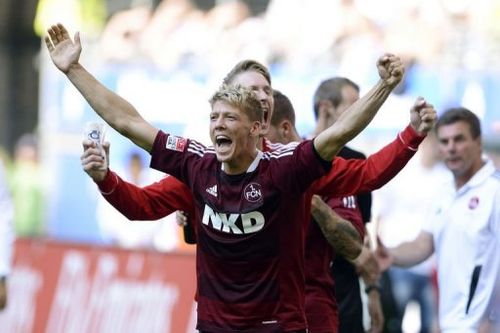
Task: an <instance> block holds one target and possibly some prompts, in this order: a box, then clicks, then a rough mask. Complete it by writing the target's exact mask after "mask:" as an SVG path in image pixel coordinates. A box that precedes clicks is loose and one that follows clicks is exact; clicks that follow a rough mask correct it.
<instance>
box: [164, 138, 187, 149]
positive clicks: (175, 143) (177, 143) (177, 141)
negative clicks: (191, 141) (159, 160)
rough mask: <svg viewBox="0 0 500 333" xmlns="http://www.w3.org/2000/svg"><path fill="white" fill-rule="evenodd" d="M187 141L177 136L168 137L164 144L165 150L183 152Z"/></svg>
mask: <svg viewBox="0 0 500 333" xmlns="http://www.w3.org/2000/svg"><path fill="white" fill-rule="evenodd" d="M186 144H187V139H185V138H181V137H179V136H169V137H168V138H167V143H166V144H165V148H167V149H170V150H176V151H184V147H186Z"/></svg>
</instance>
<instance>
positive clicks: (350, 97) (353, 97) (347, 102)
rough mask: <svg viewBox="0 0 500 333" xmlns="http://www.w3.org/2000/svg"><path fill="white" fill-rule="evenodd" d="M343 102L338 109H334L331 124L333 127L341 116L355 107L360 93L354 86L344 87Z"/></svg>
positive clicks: (331, 114)
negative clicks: (352, 106)
mask: <svg viewBox="0 0 500 333" xmlns="http://www.w3.org/2000/svg"><path fill="white" fill-rule="evenodd" d="M341 93H342V102H340V104H339V105H338V106H337V107H336V108H332V111H331V113H330V120H331V121H330V123H329V124H328V125H329V126H331V125H332V124H333V123H334V122H335V121H337V119H339V117H340V115H341V114H342V113H344V112H345V111H346V110H347V109H348V108H349V107H350V106H351V105H353V104H354V103H355V102H356V101H357V100H358V99H359V92H358V91H357V90H356V89H354V88H353V87H352V86H349V85H346V86H343V87H342V91H341Z"/></svg>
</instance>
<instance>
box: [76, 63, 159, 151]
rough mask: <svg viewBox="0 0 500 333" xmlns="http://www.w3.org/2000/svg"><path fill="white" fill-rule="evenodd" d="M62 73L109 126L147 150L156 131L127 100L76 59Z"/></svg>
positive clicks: (150, 146) (149, 148) (149, 149)
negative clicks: (107, 86)
mask: <svg viewBox="0 0 500 333" xmlns="http://www.w3.org/2000/svg"><path fill="white" fill-rule="evenodd" d="M66 76H67V77H68V79H69V80H70V82H71V83H72V84H73V85H74V86H75V87H76V88H77V89H78V91H79V92H80V93H81V94H82V96H83V97H84V98H85V100H86V101H87V102H88V103H89V105H90V106H91V107H92V109H93V110H94V111H95V112H96V113H97V114H98V115H99V116H100V117H101V118H102V119H103V120H104V121H105V122H106V123H108V124H109V126H111V127H112V128H114V129H115V130H116V131H118V132H119V133H120V134H122V135H123V136H125V137H127V138H129V139H130V140H132V141H133V142H134V143H135V144H137V145H138V146H140V147H142V148H144V149H145V150H146V151H148V152H150V151H151V148H152V143H153V142H154V138H155V134H156V132H155V131H154V129H153V128H152V127H151V128H149V127H150V126H149V124H147V123H146V121H145V120H144V119H143V118H142V117H141V115H140V114H139V113H138V112H137V110H136V109H135V108H134V107H133V106H132V105H131V104H130V103H129V102H127V101H126V100H125V99H124V98H122V97H120V96H119V95H118V94H116V93H114V92H113V91H111V90H110V89H108V88H106V87H105V86H104V85H103V84H102V83H100V82H99V81H98V80H97V79H96V78H95V77H94V76H93V75H92V74H90V73H89V72H88V71H87V70H86V69H85V68H84V67H83V66H81V65H80V64H79V63H77V64H73V65H72V66H71V67H70V69H69V70H68V71H67V72H66Z"/></svg>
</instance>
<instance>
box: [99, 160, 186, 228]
mask: <svg viewBox="0 0 500 333" xmlns="http://www.w3.org/2000/svg"><path fill="white" fill-rule="evenodd" d="M169 178H170V177H169ZM97 184H98V186H99V190H100V191H101V193H102V195H103V197H104V198H105V199H106V201H108V202H109V203H110V204H111V205H112V206H113V207H115V208H116V209H117V210H118V211H119V212H120V213H122V214H123V215H124V216H125V217H127V218H128V219H129V220H158V219H160V218H163V217H165V216H167V215H170V214H171V213H173V212H175V211H177V210H184V211H187V212H188V213H190V214H193V213H192V211H193V210H194V207H193V203H192V197H191V194H190V193H189V192H187V191H188V189H187V187H185V185H183V184H182V183H180V182H179V181H177V180H174V178H171V179H167V178H165V179H163V180H161V181H159V182H156V183H153V184H151V185H148V186H146V187H139V186H136V185H134V184H132V183H129V182H126V181H124V180H122V179H121V178H120V177H119V176H118V175H117V174H115V173H114V172H112V171H111V170H109V171H108V175H107V176H106V178H105V179H104V180H103V181H101V182H97Z"/></svg>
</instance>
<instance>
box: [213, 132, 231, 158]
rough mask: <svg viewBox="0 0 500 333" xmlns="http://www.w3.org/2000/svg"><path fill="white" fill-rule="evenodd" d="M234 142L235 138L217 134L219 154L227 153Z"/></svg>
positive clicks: (216, 144) (216, 141) (216, 148)
mask: <svg viewBox="0 0 500 333" xmlns="http://www.w3.org/2000/svg"><path fill="white" fill-rule="evenodd" d="M232 144H233V140H231V138H229V137H228V136H226V135H222V134H219V135H216V136H215V151H216V152H217V154H227V153H228V152H229V151H230V149H231V146H232Z"/></svg>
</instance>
